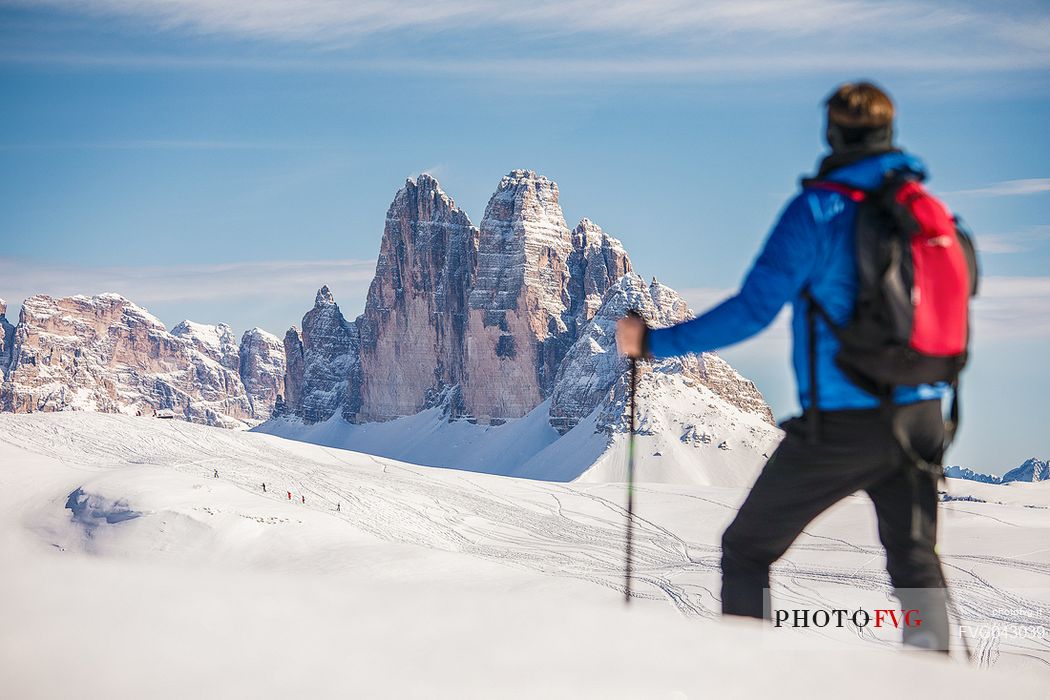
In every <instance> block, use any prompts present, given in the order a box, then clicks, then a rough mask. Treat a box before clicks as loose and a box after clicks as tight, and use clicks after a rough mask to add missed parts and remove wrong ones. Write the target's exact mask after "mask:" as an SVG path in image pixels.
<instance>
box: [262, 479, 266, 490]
mask: <svg viewBox="0 0 1050 700" xmlns="http://www.w3.org/2000/svg"><path fill="white" fill-rule="evenodd" d="M263 493H266V482H265V481H264V482H263Z"/></svg>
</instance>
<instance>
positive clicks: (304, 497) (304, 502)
mask: <svg viewBox="0 0 1050 700" xmlns="http://www.w3.org/2000/svg"><path fill="white" fill-rule="evenodd" d="M303 505H304V506H305V505H306V494H303Z"/></svg>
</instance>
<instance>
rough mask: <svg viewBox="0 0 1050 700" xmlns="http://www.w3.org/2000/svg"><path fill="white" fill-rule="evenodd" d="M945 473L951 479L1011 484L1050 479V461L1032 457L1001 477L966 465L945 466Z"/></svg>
mask: <svg viewBox="0 0 1050 700" xmlns="http://www.w3.org/2000/svg"><path fill="white" fill-rule="evenodd" d="M944 475H945V476H946V477H948V478H949V479H966V480H968V481H979V482H982V483H985V484H1009V483H1013V482H1016V481H1050V462H1047V460H1042V459H1036V458H1035V457H1032V458H1031V459H1028V460H1026V461H1025V462H1024V464H1022V465H1021V466H1019V467H1016V468H1014V469H1011V470H1010V471H1008V472H1006V473H1005V474H1003V475H1002V476H1001V477H999V476H993V475H991V474H982V473H980V472H975V471H973V470H972V469H966V468H964V467H945V469H944Z"/></svg>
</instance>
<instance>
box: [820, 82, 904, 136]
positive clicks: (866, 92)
mask: <svg viewBox="0 0 1050 700" xmlns="http://www.w3.org/2000/svg"><path fill="white" fill-rule="evenodd" d="M824 104H825V105H826V106H827V108H828V125H829V126H830V125H837V126H841V127H844V128H846V129H876V128H879V127H883V126H887V125H889V124H892V123H893V100H891V99H890V96H889V95H887V94H886V93H885V91H883V90H882V89H881V88H879V87H878V86H877V85H875V84H873V83H869V82H861V83H843V84H842V85H839V86H838V87H837V88H835V91H834V92H832V93H831V95H829V96H828V99H827V100H825V101H824Z"/></svg>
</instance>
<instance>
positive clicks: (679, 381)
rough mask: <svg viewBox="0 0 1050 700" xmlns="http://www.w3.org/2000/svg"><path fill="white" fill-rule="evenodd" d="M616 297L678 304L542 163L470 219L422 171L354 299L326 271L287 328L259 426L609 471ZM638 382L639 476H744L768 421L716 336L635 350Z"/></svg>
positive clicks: (546, 474) (676, 315) (468, 460)
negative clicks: (653, 351) (664, 353)
mask: <svg viewBox="0 0 1050 700" xmlns="http://www.w3.org/2000/svg"><path fill="white" fill-rule="evenodd" d="M628 309H635V310H637V311H639V312H640V313H642V314H643V315H644V316H645V317H646V318H647V319H648V320H649V322H650V323H652V324H654V325H656V326H666V325H670V324H673V323H677V322H679V321H681V320H684V319H685V318H688V317H689V316H690V315H691V312H690V310H689V309H688V307H687V305H686V303H685V302H684V301H683V300H682V298H681V297H680V296H679V295H678V294H677V293H676V292H675V291H674V290H672V289H670V288H669V287H666V286H664V285H662V284H660V283H659V282H657V281H656V280H655V279H654V280H652V282H651V283H649V284H646V283H645V282H643V280H642V279H641V278H640V277H639V276H638V275H636V274H635V273H634V272H633V271H632V265H631V262H630V259H629V257H628V255H627V252H626V251H625V250H624V248H623V245H622V244H621V243H620V242H619V241H618V240H616V239H615V238H613V237H612V236H610V235H609V234H607V233H606V232H604V231H603V230H602V229H601V228H600V227H599V226H598V225H597V224H595V223H594V222H593V221H591V220H589V219H583V220H581V221H580V222H579V224H578V225H577V226H575V227H574V228H572V229H570V228H569V227H568V226H567V225H566V223H565V220H564V217H563V214H562V210H561V206H560V204H559V192H558V186H557V185H556V184H555V183H554V182H552V181H551V180H548V179H547V178H545V177H543V176H541V175H537V174H536V173H535V172H532V171H527V170H515V171H512V172H510V173H509V174H508V175H506V176H505V177H504V178H503V179H502V180H501V181H500V183H499V186H498V187H497V188H496V192H495V193H494V194H493V195H492V198H491V199H490V201H489V203H488V206H487V207H486V209H485V215H484V218H483V219H482V222H481V225H480V226H479V227H474V226H473V225H472V224H471V222H470V219H469V218H468V217H467V215H466V214H465V213H464V212H463V211H462V210H460V209H459V208H458V207H457V206H456V204H455V202H454V201H453V200H452V199H451V198H450V197H449V196H448V195H447V194H446V193H445V192H444V191H442V189H441V187H440V185H439V184H438V182H437V180H435V179H434V178H433V177H431V176H430V175H420V176H419V177H418V178H416V179H415V180H414V181H413V180H409V181H407V182H406V183H405V186H404V187H403V188H402V189H401V190H399V191H398V192H397V194H396V195H395V196H394V199H393V202H392V203H391V205H390V208H389V210H388V211H387V216H386V224H385V227H384V231H383V238H382V241H381V244H380V253H379V259H378V262H377V265H376V274H375V278H374V279H373V281H372V284H371V286H370V288H369V292H368V297H367V301H366V304H365V309H364V313H363V314H361V316H359V317H358V318H357V319H354V320H349V319H347V318H345V317H344V316H343V314H342V312H341V311H340V310H339V306H338V304H336V302H335V299H334V297H333V295H332V293H331V291H330V290H329V288H328V287H322V288H321V290H320V291H319V292H318V294H317V298H316V299H315V303H314V308H313V309H311V310H310V311H309V312H308V313H307V314H306V316H305V317H304V318H303V322H302V329H301V330H299V329H297V328H292V329H290V330H289V331H288V333H287V334H286V335H285V341H284V346H285V353H286V357H287V363H286V368H287V369H286V375H285V380H284V384H285V395H284V396H285V398H284V401H283V404H282V405H281V407H280V409H279V411H278V412H277V416H276V420H273V421H270V422H269V423H267V424H265V425H264V426H262V427H260V428H259V430H262V431H264V432H271V433H274V434H278V435H283V436H285V437H294V438H296V439H301V440H308V441H313V442H322V443H325V444H332V445H340V446H346V447H351V448H352V449H362V450H365V451H369V452H373V453H376V454H383V455H385V456H391V457H396V458H399V459H405V460H408V461H415V462H423V463H426V464H435V465H439V466H457V467H469V468H477V469H483V470H486V471H497V472H500V473H515V474H519V475H523V476H539V477H543V478H559V479H569V478H577V477H580V476H581V475H582V474H583V473H584V472H588V473H590V474H591V475H592V476H593V477H594V478H601V479H605V478H615V479H622V478H623V476H624V475H623V473H622V464H621V463H622V459H619V460H613V461H611V462H609V466H608V467H607V468H606V467H600V464H601V463H603V461H602V460H603V455H605V456H607V455H608V454H611V452H615V451H616V450H618V449H620V448H621V447H622V446H621V445H620V442H621V439H622V437H623V436H624V435H625V434H626V426H627V423H626V419H625V412H626V407H627V403H626V385H625V379H624V377H625V373H626V369H627V362H626V360H625V359H624V358H622V357H620V356H619V354H618V353H617V352H616V348H615V337H614V334H615V324H616V320H617V319H619V318H621V317H622V316H623V315H624V314H625V313H626V312H627V310H628ZM639 397H640V404H639V405H640V410H641V411H642V414H643V415H642V420H641V421H640V424H639V425H640V432H641V433H642V435H644V436H647V437H646V442H650V443H652V448H651V450H650V451H649V453H648V454H646V455H644V460H645V461H647V462H652V464H653V466H652V468H651V469H648V474H649V475H650V476H651V478H652V480H667V481H682V480H685V481H700V482H705V483H707V482H712V480H713V482H717V483H729V482H733V483H736V480H737V479H740V480H741V483H746V482H747V481H748V480H749V479H750V478H751V476H753V473H754V470H755V469H757V467H758V465H760V464H761V463H762V461H763V460H764V459H765V457H764V455H766V454H768V453H769V452H770V450H771V449H772V445H773V444H774V443H775V442H776V440H777V439H778V437H779V431H778V430H777V429H776V428H775V427H774V426H773V420H772V413H771V411H770V409H769V406H768V405H767V404H766V403H765V401H764V400H763V398H762V395H761V394H760V393H759V392H758V390H757V389H756V387H755V385H754V384H753V383H752V382H750V381H748V380H747V379H745V378H743V377H741V376H740V375H739V374H737V373H736V372H735V371H734V370H733V369H732V367H730V366H729V365H728V364H727V363H726V362H725V361H723V360H722V359H720V358H719V357H717V356H716V355H713V354H704V355H703V356H686V357H683V358H678V359H675V360H671V361H665V362H657V363H642V369H641V372H640V382H639ZM384 423H389V425H382V424H384ZM508 441H510V443H513V444H512V445H511V444H510V443H508ZM496 445H500V446H502V447H500V448H499V449H496ZM569 445H574V446H575V447H574V448H573V449H572V450H569V447H568V446H569ZM450 446H452V447H454V448H455V449H450ZM606 461H608V460H606ZM702 465H707V466H708V467H710V469H709V471H708V473H707V474H706V475H705V474H704V473H703V469H702V468H701V467H702ZM745 465H746V467H745ZM716 472H717V474H718V475H714V474H715V473H716ZM599 474H600V475H604V476H597V475H599Z"/></svg>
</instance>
